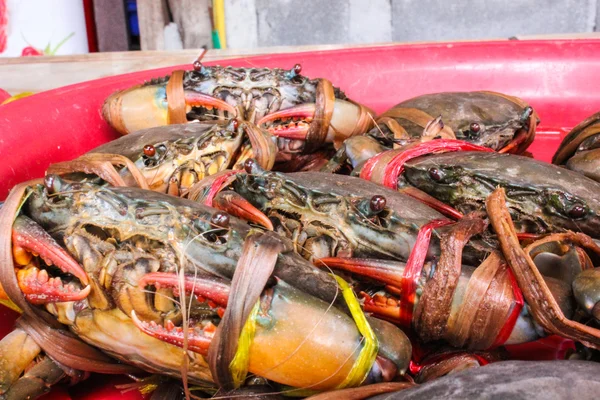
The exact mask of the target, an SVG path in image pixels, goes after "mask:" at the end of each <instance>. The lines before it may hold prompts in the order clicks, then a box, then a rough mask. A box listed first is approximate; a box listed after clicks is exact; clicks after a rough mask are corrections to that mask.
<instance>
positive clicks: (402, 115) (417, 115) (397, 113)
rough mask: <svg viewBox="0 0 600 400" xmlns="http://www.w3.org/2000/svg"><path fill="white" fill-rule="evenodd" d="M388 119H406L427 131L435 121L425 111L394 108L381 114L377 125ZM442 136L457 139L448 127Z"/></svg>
mask: <svg viewBox="0 0 600 400" xmlns="http://www.w3.org/2000/svg"><path fill="white" fill-rule="evenodd" d="M388 118H393V119H395V120H398V119H404V120H407V121H409V122H412V123H413V124H415V125H417V126H419V127H421V128H423V129H425V127H426V126H427V124H428V123H429V121H431V120H433V119H435V118H434V117H432V116H431V115H429V114H427V113H426V112H425V111H422V110H419V109H417V108H409V107H394V108H391V109H389V110H388V111H386V112H384V113H383V114H381V116H379V118H377V123H380V122H385V121H387V120H388ZM388 127H390V126H389V125H388ZM390 129H391V127H390ZM393 132H394V131H393ZM398 134H399V135H401V134H402V132H401V131H399V132H398ZM395 135H396V132H394V136H395ZM440 136H441V137H442V138H443V139H456V135H455V134H454V131H453V130H452V128H450V127H449V126H447V125H444V127H443V128H442V131H441V132H440Z"/></svg>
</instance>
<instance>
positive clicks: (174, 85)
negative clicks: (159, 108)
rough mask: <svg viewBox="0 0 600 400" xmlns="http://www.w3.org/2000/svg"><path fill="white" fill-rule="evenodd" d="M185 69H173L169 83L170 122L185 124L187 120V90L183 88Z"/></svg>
mask: <svg viewBox="0 0 600 400" xmlns="http://www.w3.org/2000/svg"><path fill="white" fill-rule="evenodd" d="M184 75H185V71H182V70H177V71H173V73H172V74H171V78H169V82H168V83H167V89H166V92H167V107H168V114H167V121H168V123H169V124H171V125H172V124H184V123H186V122H187V117H186V110H185V107H186V104H185V91H184V90H183V77H184Z"/></svg>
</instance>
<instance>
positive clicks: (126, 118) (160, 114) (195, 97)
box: [102, 83, 237, 135]
mask: <svg viewBox="0 0 600 400" xmlns="http://www.w3.org/2000/svg"><path fill="white" fill-rule="evenodd" d="M180 85H181V83H180ZM179 90H181V92H180V93H181V95H182V96H181V97H180V98H179V97H178V98H175V99H170V101H169V99H168V98H167V97H168V93H167V84H166V83H165V84H156V85H151V84H146V85H138V86H134V87H132V88H129V89H125V90H121V91H119V92H116V93H113V94H112V95H110V96H109V97H108V98H107V99H106V101H105V102H104V105H103V107H102V115H103V117H104V119H105V120H106V121H107V122H108V123H109V124H110V125H111V126H112V127H113V128H115V129H116V130H117V131H118V132H119V133H121V134H123V135H126V134H128V133H131V132H135V131H138V130H141V129H146V128H153V127H156V126H164V125H169V124H171V123H175V122H174V121H173V120H172V118H170V116H169V108H181V109H182V112H183V115H182V117H185V113H186V112H187V111H188V109H189V108H190V107H204V108H206V109H207V110H211V109H213V108H216V109H218V110H223V115H224V116H226V114H225V113H229V115H228V117H234V116H236V115H237V111H236V109H235V108H234V107H233V106H231V105H230V104H228V103H226V102H225V101H223V100H221V99H218V98H216V97H213V96H210V95H206V94H203V93H198V92H194V91H191V90H185V91H184V90H183V89H182V88H181V86H179ZM174 102H181V104H170V103H174ZM184 119H185V118H184ZM182 122H185V121H179V122H178V123H182Z"/></svg>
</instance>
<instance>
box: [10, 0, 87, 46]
mask: <svg viewBox="0 0 600 400" xmlns="http://www.w3.org/2000/svg"><path fill="white" fill-rule="evenodd" d="M0 1H1V0H0ZM83 11H84V13H85V30H86V32H87V40H88V51H89V52H90V53H96V52H97V51H98V38H97V36H96V22H95V19H94V1H93V0H83Z"/></svg>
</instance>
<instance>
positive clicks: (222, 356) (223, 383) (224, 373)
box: [208, 232, 291, 390]
mask: <svg viewBox="0 0 600 400" xmlns="http://www.w3.org/2000/svg"><path fill="white" fill-rule="evenodd" d="M290 250H291V249H289V248H288V247H287V246H286V244H285V242H284V241H282V240H281V238H280V237H279V235H277V234H274V233H272V232H265V233H255V234H253V235H251V236H249V237H248V238H247V239H246V241H245V242H244V248H243V250H242V255H241V256H240V258H239V260H238V263H237V266H236V268H235V272H234V274H233V279H232V281H231V291H230V293H231V294H230V296H229V300H228V302H227V308H226V309H225V314H224V315H223V318H222V319H221V322H220V323H219V326H218V327H217V331H216V333H215V336H214V337H213V339H212V341H211V343H210V348H209V350H208V364H209V367H210V372H211V374H212V377H213V379H214V380H215V382H216V383H217V384H218V385H219V386H220V387H222V388H224V389H227V390H231V389H234V385H233V376H232V374H231V371H230V369H229V365H230V364H231V361H232V360H233V358H234V357H235V354H236V352H237V347H238V340H239V337H240V334H241V332H242V329H243V327H244V324H245V323H246V320H247V319H248V316H249V315H250V313H251V311H252V309H253V308H254V306H255V305H256V302H257V301H258V300H259V299H260V295H261V293H262V291H263V289H264V287H265V285H266V284H267V281H268V280H269V278H270V277H271V274H272V273H273V270H274V268H275V264H276V263H277V257H278V256H279V254H280V253H281V252H284V251H290Z"/></svg>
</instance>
